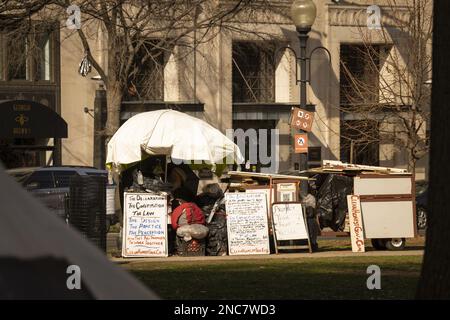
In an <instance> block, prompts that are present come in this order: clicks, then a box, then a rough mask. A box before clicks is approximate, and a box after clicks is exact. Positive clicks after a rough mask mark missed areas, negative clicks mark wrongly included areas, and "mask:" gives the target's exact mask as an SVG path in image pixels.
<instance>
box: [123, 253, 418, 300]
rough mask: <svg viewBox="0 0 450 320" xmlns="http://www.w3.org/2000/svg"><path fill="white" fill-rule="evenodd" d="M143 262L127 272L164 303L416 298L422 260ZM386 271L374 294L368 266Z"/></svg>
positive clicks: (400, 258) (394, 258) (397, 258)
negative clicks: (163, 300)
mask: <svg viewBox="0 0 450 320" xmlns="http://www.w3.org/2000/svg"><path fill="white" fill-rule="evenodd" d="M352 259H353V260H357V261H356V262H355V261H352V260H351V259H346V258H336V259H315V260H314V261H311V260H309V261H306V260H300V259H299V261H296V260H294V261H288V260H282V259H280V260H277V261H270V262H269V261H264V260H255V261H245V262H244V261H243V262H232V263H229V262H227V263H224V262H222V263H214V264H211V263H197V264H196V263H187V264H179V263H172V264H166V265H165V266H161V264H159V265H158V266H156V265H152V266H149V265H148V264H147V265H145V264H138V265H135V266H130V267H131V268H127V269H129V270H130V271H132V273H133V274H134V275H136V276H137V277H138V278H139V279H140V280H141V281H143V282H144V283H145V284H146V285H148V286H149V287H150V288H151V289H153V290H154V291H155V292H157V293H158V294H159V295H160V296H161V297H162V298H164V299H282V300H287V299H412V298H414V293H415V289H416V285H417V282H418V279H419V272H420V263H421V258H420V257H375V258H372V259H369V258H352ZM371 264H377V265H379V266H380V268H381V290H368V289H367V285H366V281H367V278H368V277H369V275H368V274H367V273H366V270H367V267H368V266H369V265H371Z"/></svg>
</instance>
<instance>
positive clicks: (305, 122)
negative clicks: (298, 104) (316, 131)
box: [291, 108, 314, 132]
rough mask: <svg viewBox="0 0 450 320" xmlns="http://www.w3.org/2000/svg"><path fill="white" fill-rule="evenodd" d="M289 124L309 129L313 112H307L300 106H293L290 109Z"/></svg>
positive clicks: (297, 127) (310, 128) (300, 128)
mask: <svg viewBox="0 0 450 320" xmlns="http://www.w3.org/2000/svg"><path fill="white" fill-rule="evenodd" d="M291 119H292V120H291V126H292V127H294V128H296V129H299V130H303V131H308V132H309V131H311V130H312V124H313V121H314V112H309V111H306V110H303V109H300V108H294V109H293V110H292V117H291Z"/></svg>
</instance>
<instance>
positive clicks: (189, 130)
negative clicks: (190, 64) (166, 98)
mask: <svg viewBox="0 0 450 320" xmlns="http://www.w3.org/2000/svg"><path fill="white" fill-rule="evenodd" d="M143 153H144V154H145V153H146V154H149V155H167V156H170V157H171V158H172V161H173V162H175V163H177V161H180V162H181V161H183V162H185V163H188V162H189V163H191V164H192V163H194V164H200V163H207V164H210V165H212V166H213V167H214V166H216V165H217V164H233V163H239V164H240V163H242V162H243V161H244V158H243V156H242V154H241V152H240V150H239V148H238V146H237V145H236V144H235V143H234V142H233V141H231V140H230V139H229V138H228V137H226V136H225V135H224V134H222V133H221V132H220V131H219V130H217V129H216V128H214V127H212V126H211V125H209V124H208V123H206V122H205V121H203V120H200V119H197V118H194V117H192V116H189V115H187V114H185V113H182V112H178V111H175V110H157V111H150V112H143V113H140V114H137V115H135V116H133V117H131V118H130V119H129V120H128V121H127V122H125V123H124V124H123V125H122V126H121V127H120V128H119V130H117V132H116V133H115V134H114V136H113V137H112V138H111V140H110V141H109V143H108V154H107V157H106V163H107V164H108V165H112V166H116V167H119V168H120V167H121V166H126V165H128V164H131V163H135V162H137V161H140V160H142V154H143Z"/></svg>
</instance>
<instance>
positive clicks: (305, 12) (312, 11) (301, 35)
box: [291, 0, 317, 196]
mask: <svg viewBox="0 0 450 320" xmlns="http://www.w3.org/2000/svg"><path fill="white" fill-rule="evenodd" d="M316 14H317V9H316V5H315V4H314V2H313V1H312V0H295V1H294V2H293V3H292V6H291V19H292V21H293V22H294V24H295V27H296V29H297V33H298V39H299V40H300V57H299V58H298V60H300V80H298V79H297V82H300V108H302V109H305V110H308V111H315V110H314V106H312V108H307V105H306V82H309V79H307V78H306V63H307V59H308V58H307V57H306V42H307V41H308V38H309V36H308V33H309V32H310V31H311V26H312V25H313V24H314V20H316ZM311 109H312V110H311ZM303 132H304V131H302V133H303ZM308 140H309V139H308ZM299 169H300V171H303V170H307V169H308V154H307V153H300V168H299ZM300 192H301V195H302V196H305V195H306V194H307V193H308V186H307V184H306V183H302V184H301V190H300Z"/></svg>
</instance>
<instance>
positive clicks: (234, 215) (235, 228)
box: [225, 192, 270, 255]
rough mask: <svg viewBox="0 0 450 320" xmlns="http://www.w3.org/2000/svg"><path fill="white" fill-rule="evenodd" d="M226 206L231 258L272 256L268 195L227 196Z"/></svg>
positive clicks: (238, 193) (229, 194) (227, 194)
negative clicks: (252, 255)
mask: <svg viewBox="0 0 450 320" xmlns="http://www.w3.org/2000/svg"><path fill="white" fill-rule="evenodd" d="M225 206H226V208H227V233H228V250H229V254H230V255H251V254H270V247H269V229H268V221H267V202H266V196H265V194H263V193H246V192H234V193H226V194H225Z"/></svg>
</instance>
